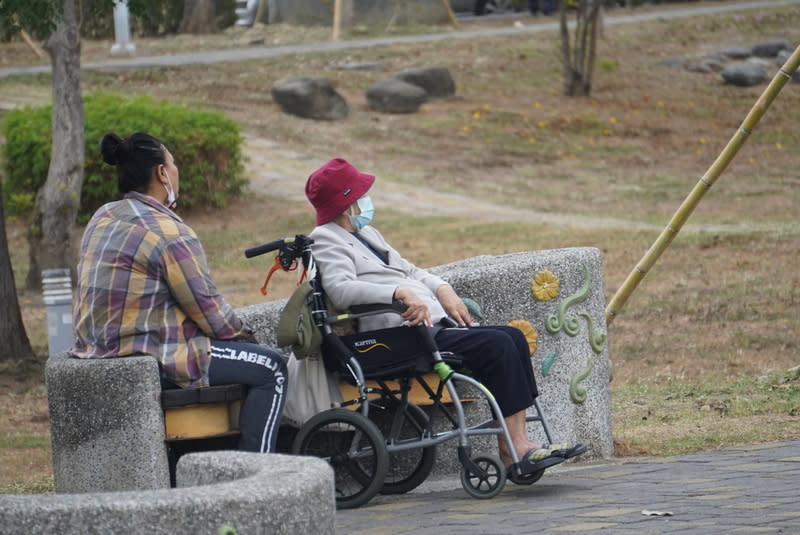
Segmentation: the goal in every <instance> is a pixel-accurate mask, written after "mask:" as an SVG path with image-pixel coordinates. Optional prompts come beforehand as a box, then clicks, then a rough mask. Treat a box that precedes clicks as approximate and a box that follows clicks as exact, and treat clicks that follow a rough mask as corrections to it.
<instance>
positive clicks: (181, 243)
mask: <svg viewBox="0 0 800 535" xmlns="http://www.w3.org/2000/svg"><path fill="white" fill-rule="evenodd" d="M162 263H163V268H164V272H165V275H166V281H167V284H168V285H169V289H170V292H171V293H172V296H173V297H174V298H175V300H176V301H177V302H178V305H179V306H180V307H181V309H182V310H183V312H184V313H185V314H186V315H187V316H188V317H189V318H190V319H191V320H192V321H193V322H195V323H196V324H197V326H198V327H199V328H200V329H201V330H202V331H203V333H205V335H206V336H208V337H211V338H217V339H220V340H230V339H232V338H240V337H246V336H247V334H248V332H247V331H246V330H245V329H244V325H243V324H242V321H241V320H240V319H239V317H238V316H237V315H236V314H235V313H234V311H233V308H232V307H231V306H230V305H229V304H228V303H227V302H226V301H225V299H224V298H223V297H222V295H220V293H219V292H218V291H217V287H216V285H215V284H214V281H213V279H212V278H211V274H210V272H209V270H208V264H207V261H206V254H205V251H204V250H203V247H202V245H201V244H200V241H199V240H198V239H197V237H196V236H187V235H182V236H179V237H177V238H173V239H172V240H170V241H169V242H167V245H166V251H165V254H164V256H163V258H162Z"/></svg>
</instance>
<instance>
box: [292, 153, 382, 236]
mask: <svg viewBox="0 0 800 535" xmlns="http://www.w3.org/2000/svg"><path fill="white" fill-rule="evenodd" d="M373 182H375V177H374V176H373V175H367V174H365V173H361V172H359V171H358V169H356V168H355V167H353V166H352V165H350V163H349V162H348V161H347V160H344V159H342V158H335V159H333V160H331V161H329V162H328V163H326V164H325V165H323V166H322V167H320V168H319V169H317V170H316V171H314V172H313V173H311V175H310V176H309V177H308V181H306V197H307V198H308V200H309V202H311V205H312V206H313V207H314V210H316V211H317V225H324V224H325V223H327V222H328V221H331V220H332V219H334V218H335V217H336V216H338V215H339V214H341V213H342V212H344V211H345V210H346V209H347V207H348V206H350V205H351V204H353V203H354V202H356V201H357V200H358V199H359V198H360V197H362V196H363V195H364V194H365V193H366V192H367V191H368V190H369V188H371V187H372V184H373Z"/></svg>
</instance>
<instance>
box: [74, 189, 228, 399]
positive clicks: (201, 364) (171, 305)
mask: <svg viewBox="0 0 800 535" xmlns="http://www.w3.org/2000/svg"><path fill="white" fill-rule="evenodd" d="M80 252H81V258H80V262H79V263H78V277H77V292H76V299H75V303H74V306H73V308H74V311H73V317H74V318H75V319H74V327H75V345H74V347H73V348H72V350H71V353H72V355H74V356H76V357H80V358H105V357H121V356H128V355H138V354H147V355H153V356H154V357H156V359H157V360H158V362H159V365H160V368H161V374H162V376H164V377H166V378H168V379H170V380H172V381H174V382H175V383H177V384H178V385H179V386H182V387H186V386H207V385H208V366H209V363H210V362H211V356H210V349H211V342H210V338H217V339H221V340H226V339H231V338H236V337H237V336H239V335H241V334H243V325H242V322H241V320H240V319H239V318H238V317H237V316H236V314H235V313H234V312H233V309H232V308H231V306H230V305H229V304H228V303H226V302H225V300H224V299H223V298H222V296H221V295H220V294H219V293H218V291H217V289H216V286H215V284H214V281H213V280H212V279H211V275H210V274H209V271H208V265H207V262H206V255H205V252H204V251H203V248H202V246H201V245H200V241H199V240H198V238H197V235H196V234H195V233H194V231H193V230H192V229H191V228H190V227H189V226H188V225H186V224H185V223H184V222H183V220H182V219H181V218H180V217H178V216H177V215H176V214H175V213H174V212H172V211H171V210H169V209H168V208H166V207H165V206H163V205H162V204H161V203H159V202H158V201H156V200H155V199H153V198H151V197H148V196H147V195H143V194H140V193H128V194H127V195H125V197H124V198H123V199H122V200H120V201H116V202H112V203H108V204H106V205H104V206H102V207H101V208H99V209H98V210H97V212H95V214H94V216H92V219H91V221H90V222H89V225H88V226H87V227H86V231H85V232H84V235H83V240H82V242H81V251H80Z"/></svg>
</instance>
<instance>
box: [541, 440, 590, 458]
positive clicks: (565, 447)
mask: <svg viewBox="0 0 800 535" xmlns="http://www.w3.org/2000/svg"><path fill="white" fill-rule="evenodd" d="M550 450H551V451H552V452H553V455H555V456H557V457H563V458H564V459H571V458H573V457H577V456H578V455H582V454H584V453H586V452H587V451H589V448H587V447H586V446H584V445H583V444H581V443H576V444H569V443H566V442H564V443H561V444H552V445H551V446H550Z"/></svg>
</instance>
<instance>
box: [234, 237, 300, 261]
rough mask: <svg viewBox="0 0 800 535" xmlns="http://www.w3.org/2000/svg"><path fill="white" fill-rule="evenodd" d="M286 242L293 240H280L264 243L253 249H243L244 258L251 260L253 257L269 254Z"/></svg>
mask: <svg viewBox="0 0 800 535" xmlns="http://www.w3.org/2000/svg"><path fill="white" fill-rule="evenodd" d="M286 240H294V238H281V239H279V240H273V241H271V242H268V243H264V244H262V245H256V246H255V247H250V248H249V249H245V251H244V256H245V257H246V258H253V257H254V256H259V255H262V254H266V253H269V252H271V251H275V250H277V249H279V248H280V246H281V245H283V244H284V242H286Z"/></svg>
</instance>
